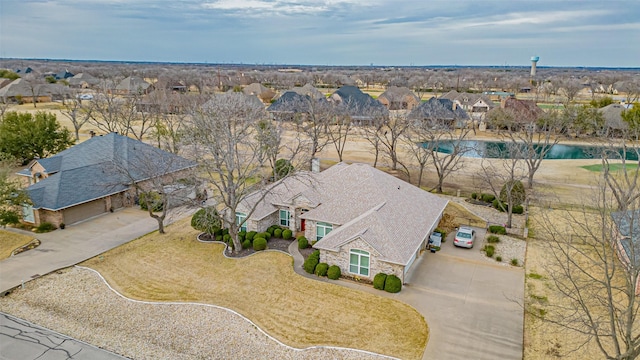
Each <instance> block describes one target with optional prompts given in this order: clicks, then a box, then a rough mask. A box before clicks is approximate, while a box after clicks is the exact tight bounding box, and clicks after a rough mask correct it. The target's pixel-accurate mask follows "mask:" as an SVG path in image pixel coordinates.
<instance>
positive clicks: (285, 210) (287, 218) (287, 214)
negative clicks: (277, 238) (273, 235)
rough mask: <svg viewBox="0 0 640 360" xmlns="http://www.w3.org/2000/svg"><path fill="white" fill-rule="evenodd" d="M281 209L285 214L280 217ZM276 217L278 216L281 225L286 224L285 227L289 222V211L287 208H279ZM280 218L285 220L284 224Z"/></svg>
mask: <svg viewBox="0 0 640 360" xmlns="http://www.w3.org/2000/svg"><path fill="white" fill-rule="evenodd" d="M283 211H284V212H285V214H286V216H285V217H284V218H283V217H282V212H283ZM278 217H279V218H280V219H279V224H280V225H281V226H287V227H288V226H289V224H290V221H289V218H290V217H291V212H290V211H289V210H288V209H280V211H278ZM282 220H284V221H285V222H286V224H283V223H282Z"/></svg>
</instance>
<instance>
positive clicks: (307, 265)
mask: <svg viewBox="0 0 640 360" xmlns="http://www.w3.org/2000/svg"><path fill="white" fill-rule="evenodd" d="M312 255H313V254H312ZM319 262H320V260H319V259H318V258H316V257H313V256H311V255H309V257H308V258H307V260H305V261H304V264H302V268H303V269H304V271H306V272H307V273H309V274H313V273H314V272H315V271H316V266H318V263H319Z"/></svg>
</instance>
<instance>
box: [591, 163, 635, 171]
mask: <svg viewBox="0 0 640 360" xmlns="http://www.w3.org/2000/svg"><path fill="white" fill-rule="evenodd" d="M581 168H583V169H586V170H589V171H593V172H601V171H602V170H603V166H602V164H595V165H585V166H581ZM623 168H626V169H627V170H635V169H637V168H638V165H637V164H624V165H623V164H609V170H610V171H620V170H622V169H623Z"/></svg>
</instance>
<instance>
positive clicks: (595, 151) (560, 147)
mask: <svg viewBox="0 0 640 360" xmlns="http://www.w3.org/2000/svg"><path fill="white" fill-rule="evenodd" d="M453 144H454V142H453V141H445V142H440V143H439V145H440V146H438V147H437V151H438V152H441V153H445V154H451V152H452V151H453V146H454V145H453ZM423 146H424V147H429V143H423ZM462 146H464V147H465V148H468V149H469V151H468V152H467V153H466V154H465V155H464V156H465V157H472V158H488V159H506V158H509V154H510V149H513V145H512V143H510V142H503V141H484V140H464V141H462ZM534 147H535V146H534ZM603 149H604V148H603V147H601V146H596V145H565V144H555V145H553V147H552V148H551V150H549V152H547V154H546V155H545V157H544V158H545V159H548V160H559V159H563V160H564V159H600V157H601V154H602V150H603ZM614 150H615V151H617V153H618V158H622V154H623V151H622V149H621V148H614ZM537 151H538V152H539V151H541V148H539V149H537ZM638 153H640V149H635V150H632V151H629V150H627V154H626V159H627V160H632V161H637V160H638ZM610 157H611V158H613V156H611V155H610Z"/></svg>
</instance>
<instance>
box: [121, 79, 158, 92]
mask: <svg viewBox="0 0 640 360" xmlns="http://www.w3.org/2000/svg"><path fill="white" fill-rule="evenodd" d="M152 90H153V86H152V85H151V84H149V83H148V82H146V81H144V80H143V79H141V78H139V77H135V76H129V77H128V78H125V79H123V80H122V81H120V83H119V84H118V85H116V93H117V94H122V95H128V94H138V95H141V94H148V93H149V92H151V91H152Z"/></svg>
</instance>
